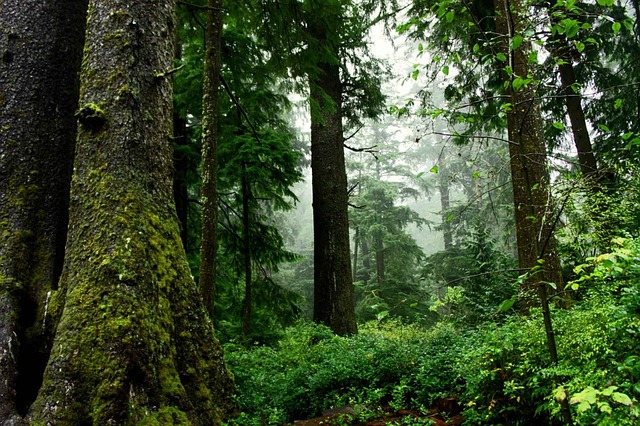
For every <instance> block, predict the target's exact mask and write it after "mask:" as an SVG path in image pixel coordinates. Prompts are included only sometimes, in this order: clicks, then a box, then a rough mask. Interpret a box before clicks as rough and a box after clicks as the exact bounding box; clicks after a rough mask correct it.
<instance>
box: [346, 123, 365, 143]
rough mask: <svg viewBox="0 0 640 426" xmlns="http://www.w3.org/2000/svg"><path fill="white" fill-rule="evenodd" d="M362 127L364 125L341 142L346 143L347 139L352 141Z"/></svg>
mask: <svg viewBox="0 0 640 426" xmlns="http://www.w3.org/2000/svg"><path fill="white" fill-rule="evenodd" d="M363 127H364V125H362V126H360V127H358V130H356V131H355V132H353V133H352V134H351V136H349V137H347V138H345V139H344V140H343V141H342V142H346V141H348V140H349V139H353V137H354V136H355V135H357V134H358V132H359V131H360V130H362V128H363Z"/></svg>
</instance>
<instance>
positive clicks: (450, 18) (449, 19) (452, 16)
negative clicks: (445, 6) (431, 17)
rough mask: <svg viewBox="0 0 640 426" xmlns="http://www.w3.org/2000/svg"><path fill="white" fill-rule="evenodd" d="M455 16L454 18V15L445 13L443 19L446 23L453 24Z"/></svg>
mask: <svg viewBox="0 0 640 426" xmlns="http://www.w3.org/2000/svg"><path fill="white" fill-rule="evenodd" d="M455 16H456V15H455V13H453V12H447V15H446V17H445V18H446V20H447V22H449V23H451V22H453V18H455Z"/></svg>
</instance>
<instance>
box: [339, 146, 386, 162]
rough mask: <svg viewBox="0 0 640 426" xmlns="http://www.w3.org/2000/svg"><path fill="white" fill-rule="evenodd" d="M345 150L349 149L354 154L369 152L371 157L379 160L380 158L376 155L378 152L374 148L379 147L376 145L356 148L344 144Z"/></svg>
mask: <svg viewBox="0 0 640 426" xmlns="http://www.w3.org/2000/svg"><path fill="white" fill-rule="evenodd" d="M342 145H343V146H344V147H345V148H347V149H348V150H349V151H353V152H367V153H369V154H371V155H373V157H374V158H375V159H376V160H377V159H378V156H377V155H376V153H377V152H378V151H376V150H375V149H374V148H375V147H377V146H378V145H374V146H371V147H368V148H354V147H352V146H349V145H347V144H346V143H343V144H342Z"/></svg>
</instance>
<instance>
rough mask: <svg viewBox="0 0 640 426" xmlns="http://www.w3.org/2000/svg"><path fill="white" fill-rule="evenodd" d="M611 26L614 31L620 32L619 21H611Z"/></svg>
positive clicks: (620, 25)
mask: <svg viewBox="0 0 640 426" xmlns="http://www.w3.org/2000/svg"><path fill="white" fill-rule="evenodd" d="M611 28H612V29H613V32H614V33H618V32H620V28H622V24H621V23H620V22H617V21H616V22H614V23H613V25H612V26H611Z"/></svg>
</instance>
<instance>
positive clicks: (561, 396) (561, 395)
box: [553, 386, 567, 402]
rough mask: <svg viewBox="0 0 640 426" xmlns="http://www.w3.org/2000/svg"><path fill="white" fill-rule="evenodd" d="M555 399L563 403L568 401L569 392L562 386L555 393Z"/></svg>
mask: <svg viewBox="0 0 640 426" xmlns="http://www.w3.org/2000/svg"><path fill="white" fill-rule="evenodd" d="M553 397H554V398H555V400H556V401H558V402H562V401H564V400H565V399H567V391H566V390H565V389H564V387H563V386H560V387H559V388H556V389H555V390H554V391H553Z"/></svg>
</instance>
